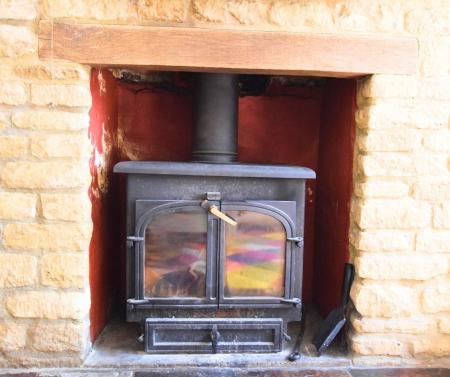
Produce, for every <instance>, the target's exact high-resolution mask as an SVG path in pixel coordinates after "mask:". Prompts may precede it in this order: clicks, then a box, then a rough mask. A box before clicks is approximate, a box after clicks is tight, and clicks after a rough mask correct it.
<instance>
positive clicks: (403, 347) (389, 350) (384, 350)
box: [350, 334, 409, 356]
mask: <svg viewBox="0 0 450 377" xmlns="http://www.w3.org/2000/svg"><path fill="white" fill-rule="evenodd" d="M350 343H351V349H352V350H353V352H355V353H357V354H359V355H383V356H384V355H388V356H407V355H408V354H409V342H408V340H407V339H404V338H403V337H400V336H398V335H387V334H386V335H381V336H380V335H356V336H353V337H352V338H351V342H350Z"/></svg>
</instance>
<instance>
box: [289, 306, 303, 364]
mask: <svg viewBox="0 0 450 377" xmlns="http://www.w3.org/2000/svg"><path fill="white" fill-rule="evenodd" d="M305 325H306V306H305V304H303V305H302V318H301V320H300V330H299V332H298V336H297V339H296V341H295V344H294V349H293V350H292V353H291V354H290V355H289V356H288V360H289V361H296V360H298V359H300V358H301V357H302V355H301V353H300V346H301V345H302V340H303V335H304V334H305Z"/></svg>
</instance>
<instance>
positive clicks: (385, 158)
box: [357, 153, 415, 177]
mask: <svg viewBox="0 0 450 377" xmlns="http://www.w3.org/2000/svg"><path fill="white" fill-rule="evenodd" d="M357 164H358V168H359V169H360V170H361V172H362V174H363V175H364V176H366V177H377V176H378V177H407V176H414V175H415V170H414V161H413V160H412V159H411V158H410V156H407V155H404V154H394V153H374V154H371V155H367V156H359V157H358V159H357Z"/></svg>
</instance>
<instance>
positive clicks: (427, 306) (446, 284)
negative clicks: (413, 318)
mask: <svg viewBox="0 0 450 377" xmlns="http://www.w3.org/2000/svg"><path fill="white" fill-rule="evenodd" d="M449 297H450V281H448V280H444V279H440V280H438V281H434V282H433V283H430V284H429V285H427V286H426V287H425V288H424V290H423V294H422V306H423V309H424V311H425V312H426V313H438V312H445V311H447V312H448V311H450V300H449Z"/></svg>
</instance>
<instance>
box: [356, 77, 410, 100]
mask: <svg viewBox="0 0 450 377" xmlns="http://www.w3.org/2000/svg"><path fill="white" fill-rule="evenodd" d="M360 93H361V95H362V96H364V97H366V98H414V97H415V96H416V93H417V80H416V78H415V77H414V76H411V75H372V76H370V77H369V78H368V79H366V80H364V81H363V82H362V84H361V85H360Z"/></svg>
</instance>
